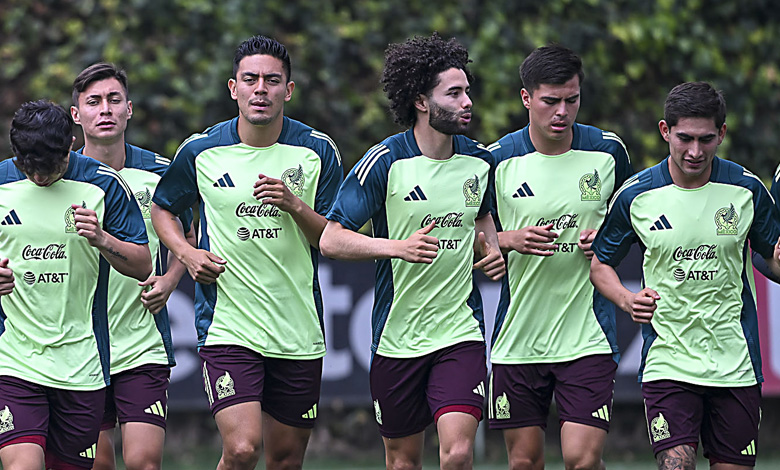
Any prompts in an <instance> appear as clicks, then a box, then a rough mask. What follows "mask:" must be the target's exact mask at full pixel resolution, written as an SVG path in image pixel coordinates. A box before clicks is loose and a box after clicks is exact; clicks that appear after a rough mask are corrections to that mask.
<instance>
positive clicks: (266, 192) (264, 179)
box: [252, 173, 303, 213]
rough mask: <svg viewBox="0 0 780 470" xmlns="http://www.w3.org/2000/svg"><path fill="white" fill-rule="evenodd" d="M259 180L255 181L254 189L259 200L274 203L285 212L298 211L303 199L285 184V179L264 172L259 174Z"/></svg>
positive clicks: (253, 193)
mask: <svg viewBox="0 0 780 470" xmlns="http://www.w3.org/2000/svg"><path fill="white" fill-rule="evenodd" d="M258 178H259V179H258V180H257V181H255V186H254V188H255V189H254V191H252V195H253V196H254V197H255V199H257V200H258V201H260V202H262V203H263V204H273V205H275V206H276V207H278V208H279V210H283V211H285V212H288V213H289V212H297V211H298V207H299V204H301V203H302V202H303V201H301V200H300V199H299V198H298V197H297V196H296V195H294V194H293V193H292V192H291V191H290V188H288V187H287V185H286V184H284V181H282V180H278V179H276V178H271V177H270V176H265V175H264V174H262V173H261V174H260V175H258Z"/></svg>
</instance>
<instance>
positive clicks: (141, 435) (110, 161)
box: [70, 63, 195, 470]
mask: <svg viewBox="0 0 780 470" xmlns="http://www.w3.org/2000/svg"><path fill="white" fill-rule="evenodd" d="M70 111H71V115H72V116H73V120H74V121H75V122H76V124H78V125H80V126H81V127H82V130H83V131H84V148H83V149H81V150H79V153H83V154H84V155H88V156H90V157H92V158H94V159H96V160H98V161H100V162H103V163H105V164H106V165H108V166H110V167H111V168H113V169H114V170H116V171H117V172H118V173H119V174H120V175H122V178H123V179H124V180H125V181H126V182H127V184H128V186H130V189H131V190H132V192H133V195H134V196H135V199H136V201H137V202H138V206H139V207H140V208H141V214H142V215H143V218H144V222H145V224H146V230H147V235H148V238H149V246H150V251H151V253H152V254H153V258H154V259H155V264H156V266H155V271H154V272H153V273H152V276H151V277H149V278H148V279H146V280H144V282H141V283H139V282H138V281H136V280H134V279H132V278H129V277H127V276H123V275H121V274H119V273H118V272H117V271H116V270H111V273H110V275H109V298H108V311H109V312H110V314H109V317H108V318H109V322H108V326H109V331H110V334H109V340H110V343H111V384H110V385H109V386H108V388H107V389H106V411H105V413H104V415H103V423H102V425H101V432H100V439H99V440H98V447H97V455H96V457H95V465H94V467H93V469H95V470H113V469H114V468H116V462H115V456H114V428H115V427H116V423H117V419H118V421H119V424H120V426H121V429H122V456H123V460H124V462H125V466H126V467H127V468H128V469H131V470H133V469H145V470H151V469H159V468H160V467H161V466H162V453H163V444H164V442H165V418H166V412H167V406H168V393H167V391H168V383H169V379H170V367H171V366H173V365H174V364H175V362H174V359H173V344H172V343H171V329H170V323H169V321H168V311H167V309H166V307H165V303H166V302H167V301H168V298H169V297H170V295H171V293H172V292H173V291H174V290H175V289H176V286H177V284H178V282H179V279H181V276H182V275H183V274H184V272H185V271H186V269H185V268H184V265H182V264H181V263H180V262H179V261H178V260H177V259H176V258H175V257H173V256H172V255H170V254H169V257H168V271H167V272H166V273H165V274H164V275H163V274H162V265H161V264H162V263H161V258H160V242H159V239H158V238H157V235H156V234H155V233H154V230H153V228H152V222H151V215H150V212H151V210H150V209H151V204H152V194H153V193H154V189H155V187H156V186H157V182H158V181H159V180H160V176H162V174H163V172H164V171H165V170H166V169H167V168H168V165H170V160H168V159H166V158H163V157H161V156H160V155H157V154H156V153H153V152H150V151H148V150H144V149H141V148H138V147H135V146H133V145H130V144H128V143H126V142H125V129H126V128H127V121H128V120H129V119H130V117H131V116H132V115H133V103H132V101H130V100H129V99H128V92H127V75H126V74H125V72H124V70H120V69H118V68H117V67H116V66H114V65H113V64H108V63H97V64H94V65H91V66H89V67H87V68H86V69H84V70H83V71H82V72H81V73H80V74H79V75H78V77H76V79H75V81H74V82H73V106H72V107H71V108H70ZM191 219H192V216H191V211H188V212H187V213H185V218H184V219H183V222H182V223H183V224H185V225H186V227H187V229H188V233H189V235H190V243H191V244H193V245H194V243H195V237H194V232H193V231H191V230H189V229H190V224H191ZM150 312H151V313H150ZM152 314H153V315H152Z"/></svg>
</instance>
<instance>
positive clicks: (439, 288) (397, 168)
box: [328, 129, 492, 358]
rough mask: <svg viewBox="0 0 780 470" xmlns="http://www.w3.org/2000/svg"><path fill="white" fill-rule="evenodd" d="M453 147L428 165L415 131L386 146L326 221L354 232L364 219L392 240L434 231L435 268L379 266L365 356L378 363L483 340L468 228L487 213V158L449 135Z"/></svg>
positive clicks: (366, 163) (366, 162)
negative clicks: (380, 358)
mask: <svg viewBox="0 0 780 470" xmlns="http://www.w3.org/2000/svg"><path fill="white" fill-rule="evenodd" d="M453 147H454V151H455V154H454V155H453V156H452V157H450V158H449V159H447V160H435V159H431V158H428V157H426V156H424V155H423V154H422V152H421V151H420V149H419V147H418V146H417V142H416V141H415V139H414V132H413V130H412V129H410V130H408V131H407V132H405V133H402V134H396V135H394V136H391V137H389V138H387V139H385V140H384V141H383V142H381V143H379V144H377V145H375V146H374V147H372V148H371V149H369V151H368V152H366V155H365V156H364V157H363V159H362V160H360V162H359V163H358V164H357V165H355V167H354V168H353V170H352V171H350V172H349V174H348V175H347V178H346V179H345V180H344V184H343V185H342V187H341V189H340V190H339V195H338V197H337V199H336V202H335V203H334V204H333V209H332V210H331V212H330V213H329V214H328V219H330V220H334V221H336V222H339V223H340V224H341V225H343V226H344V227H346V228H347V229H349V230H355V231H356V230H358V229H360V227H362V226H363V224H365V223H366V222H367V221H368V220H369V219H371V221H372V225H373V230H374V236H375V237H381V238H389V239H393V240H403V239H406V238H408V237H409V236H411V235H412V234H413V233H414V232H416V231H418V230H420V229H421V228H423V227H426V226H428V225H429V224H430V223H431V222H436V227H435V228H434V229H433V231H431V232H430V233H429V235H430V236H433V237H436V238H438V239H439V251H438V253H437V255H436V258H435V259H434V260H433V263H431V264H424V263H408V262H406V261H403V260H401V259H382V260H378V261H377V272H376V287H375V295H374V309H373V314H372V327H373V341H372V346H371V350H372V352H375V353H377V354H379V355H382V356H386V357H396V358H407V357H419V356H422V355H425V354H428V353H431V352H434V351H437V350H439V349H442V348H445V347H447V346H451V345H454V344H457V343H461V342H464V341H484V322H483V316H482V302H481V299H480V297H479V292H478V291H477V290H476V288H475V285H474V284H473V279H472V276H473V275H472V265H473V262H474V237H475V233H474V230H475V219H477V218H478V217H481V216H484V215H487V214H488V213H489V208H490V194H491V191H492V190H491V189H490V186H491V184H492V183H491V180H492V174H491V173H492V172H491V164H490V161H491V157H490V154H489V153H488V152H487V150H486V149H485V148H484V147H483V146H482V145H479V144H477V143H476V142H474V141H472V140H470V139H468V138H466V137H464V136H459V135H457V136H454V138H453ZM486 194H487V196H486Z"/></svg>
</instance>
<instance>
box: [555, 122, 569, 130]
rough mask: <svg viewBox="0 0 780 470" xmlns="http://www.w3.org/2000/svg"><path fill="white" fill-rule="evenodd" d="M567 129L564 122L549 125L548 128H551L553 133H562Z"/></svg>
mask: <svg viewBox="0 0 780 470" xmlns="http://www.w3.org/2000/svg"><path fill="white" fill-rule="evenodd" d="M568 127H569V125H568V124H567V123H566V122H565V121H556V122H553V123H552V124H550V128H552V130H553V131H554V132H563V131H565V130H566V129H567V128H568Z"/></svg>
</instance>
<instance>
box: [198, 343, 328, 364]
mask: <svg viewBox="0 0 780 470" xmlns="http://www.w3.org/2000/svg"><path fill="white" fill-rule="evenodd" d="M202 346H240V347H242V348H246V349H249V350H250V351H254V352H256V353H257V354H260V355H261V356H263V357H271V358H274V359H301V360H306V359H319V358H321V357H324V356H325V353H326V352H327V351H326V350H325V349H323V350H322V351H317V352H313V353H307V354H291V353H284V352H276V351H267V350H263V349H261V348H258V347H256V346H253V345H250V344H246V343H239V342H233V343H229V342H226V341H212V342H209V341H208V340H206V342H205V343H204V344H203V345H202Z"/></svg>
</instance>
